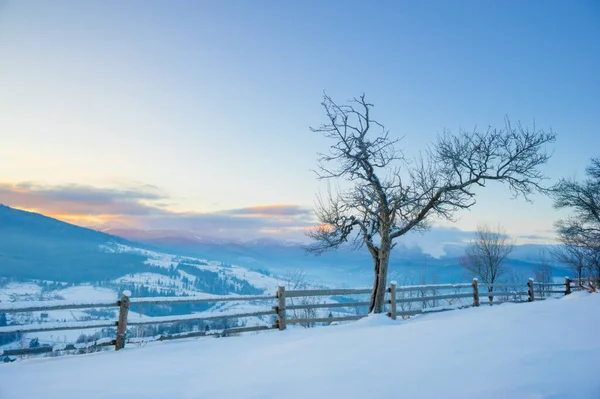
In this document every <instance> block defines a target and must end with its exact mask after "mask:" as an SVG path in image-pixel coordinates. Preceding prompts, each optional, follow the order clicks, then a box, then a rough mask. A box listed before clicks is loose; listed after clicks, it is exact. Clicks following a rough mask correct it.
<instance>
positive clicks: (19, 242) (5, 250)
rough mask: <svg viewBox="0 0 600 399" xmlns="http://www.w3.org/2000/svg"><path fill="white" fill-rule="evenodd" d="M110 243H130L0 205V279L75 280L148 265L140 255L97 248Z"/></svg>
mask: <svg viewBox="0 0 600 399" xmlns="http://www.w3.org/2000/svg"><path fill="white" fill-rule="evenodd" d="M112 244H122V245H131V243H130V242H129V241H127V240H125V239H123V238H120V237H116V236H112V235H109V234H105V233H101V232H97V231H93V230H89V229H85V228H82V227H79V226H75V225H72V224H69V223H65V222H61V221H59V220H56V219H53V218H49V217H47V216H43V215H40V214H37V213H32V212H25V211H21V210H17V209H13V208H10V207H7V206H4V205H0V269H1V270H2V273H1V277H7V278H12V279H17V280H26V279H40V280H52V281H64V282H70V283H80V282H92V281H98V280H109V279H113V278H116V277H120V276H122V275H124V274H127V273H138V272H144V271H148V270H149V269H150V267H149V266H148V265H146V264H144V261H145V260H146V258H144V257H142V256H139V255H137V254H132V253H123V254H114V253H109V252H107V251H105V250H103V249H102V245H112Z"/></svg>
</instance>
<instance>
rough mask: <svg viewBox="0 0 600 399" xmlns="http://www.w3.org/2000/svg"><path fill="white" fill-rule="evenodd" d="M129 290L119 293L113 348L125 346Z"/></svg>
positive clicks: (117, 348)
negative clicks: (117, 317)
mask: <svg viewBox="0 0 600 399" xmlns="http://www.w3.org/2000/svg"><path fill="white" fill-rule="evenodd" d="M130 296H131V291H129V290H126V291H123V293H122V294H121V300H120V301H119V321H118V322H117V339H116V340H115V350H117V351H118V350H119V349H123V348H124V347H125V334H126V331H127V314H128V313H129V297H130Z"/></svg>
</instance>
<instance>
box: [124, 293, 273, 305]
mask: <svg viewBox="0 0 600 399" xmlns="http://www.w3.org/2000/svg"><path fill="white" fill-rule="evenodd" d="M276 298H277V297H276V296H275V295H229V296H218V295H215V296H211V297H206V296H202V297H194V296H178V297H160V296H156V297H145V298H131V301H130V303H131V306H133V305H173V304H178V303H212V302H237V301H261V300H272V299H276Z"/></svg>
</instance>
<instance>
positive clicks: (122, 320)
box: [0, 277, 581, 356]
mask: <svg viewBox="0 0 600 399" xmlns="http://www.w3.org/2000/svg"><path fill="white" fill-rule="evenodd" d="M574 283H575V285H573V284H574ZM490 287H491V288H492V291H491V292H486V289H487V288H490ZM556 287H564V289H563V290H559V289H554V288H556ZM480 288H483V289H482V290H480ZM502 288H514V290H511V289H505V290H497V289H502ZM579 288H581V285H580V284H578V282H577V280H573V279H570V278H568V277H567V278H565V283H564V284H561V283H542V282H535V281H533V280H532V279H529V281H528V282H527V284H506V283H501V284H496V283H494V284H486V283H482V284H479V283H478V280H477V279H473V282H472V283H460V284H422V285H412V286H399V287H398V286H397V285H396V283H395V282H391V283H390V285H389V287H388V288H387V290H386V294H387V296H388V299H386V301H385V304H386V305H387V307H388V310H389V311H388V313H387V314H388V316H389V317H390V318H392V319H396V318H397V317H398V316H400V317H410V316H414V315H419V314H429V313H437V312H445V311H448V310H453V309H458V308H462V307H467V306H480V305H493V304H500V303H504V302H517V303H518V302H532V301H537V300H540V299H545V298H544V297H540V293H541V295H550V294H564V295H567V294H570V293H571V291H572V290H575V289H579ZM452 289H453V290H456V292H454V293H450V294H439V293H438V292H439V291H443V290H452ZM465 289H468V290H469V291H468V292H465V291H462V292H460V291H461V290H465ZM414 291H417V292H419V293H420V295H416V296H410V297H404V295H405V294H407V293H411V292H414ZM426 291H432V294H433V295H424V294H425V293H426ZM398 293H401V294H402V297H398ZM365 294H371V289H370V288H358V289H356V288H339V289H317V290H290V291H286V290H285V287H283V286H280V287H279V288H278V289H277V292H276V294H275V295H228V296H202V297H194V296H186V297H143V298H131V293H130V292H129V291H124V292H123V293H122V295H121V298H120V299H119V300H118V301H97V302H84V301H81V302H69V301H62V300H60V301H59V300H57V301H35V302H34V301H31V302H18V303H3V304H0V313H20V312H35V311H51V310H75V309H93V308H111V307H112V308H118V310H119V316H118V320H88V321H75V322H64V323H42V324H26V325H9V326H4V327H0V334H15V333H17V334H24V333H33V332H45V331H61V330H77V329H79V330H82V329H91V328H106V327H116V328H117V333H116V337H115V339H107V338H103V339H100V340H98V341H95V342H93V343H82V344H68V345H61V347H60V348H59V349H56V348H54V347H51V346H42V347H38V348H24V349H8V350H4V351H3V352H2V355H3V356H16V355H22V354H43V353H49V352H52V351H54V350H73V349H80V348H93V347H102V346H109V345H114V346H115V349H116V350H119V349H121V348H123V347H125V344H126V342H130V343H135V342H137V341H136V339H135V338H130V339H129V340H127V327H128V326H143V325H149V324H164V323H177V322H184V321H211V320H221V319H230V318H236V319H237V318H244V317H262V316H274V317H276V320H275V324H273V325H260V326H251V327H232V328H224V329H221V330H218V331H215V332H207V331H192V332H185V333H178V334H168V335H162V334H161V335H157V336H153V337H151V339H150V341H164V340H172V339H180V338H192V337H200V336H223V335H228V334H237V333H244V332H252V331H264V330H272V329H278V330H285V329H286V327H287V324H291V325H293V324H300V325H310V324H314V323H325V324H331V323H336V322H345V321H354V320H359V319H362V318H364V317H366V314H356V315H347V314H346V315H344V312H342V313H341V315H339V313H338V315H337V316H333V315H332V314H331V313H330V314H329V317H320V316H318V315H317V314H316V312H315V313H311V314H312V315H313V316H311V317H302V316H301V317H293V318H289V317H288V314H287V311H288V310H290V311H296V310H302V311H308V310H314V309H343V308H360V307H366V306H369V305H370V302H369V301H360V300H358V301H354V302H333V303H327V302H326V303H300V304H295V303H294V302H293V299H294V298H305V297H324V296H325V297H331V296H336V295H344V296H352V295H365ZM497 297H500V299H501V300H494V299H495V298H497ZM503 297H504V298H506V300H502V299H503ZM511 297H512V298H513V299H512V300H511V299H507V298H511ZM515 297H521V298H523V297H526V299H520V300H519V299H515ZM466 298H472V299H473V302H472V303H469V304H468V305H465V304H463V303H462V302H459V303H455V304H452V305H451V306H445V307H444V306H438V307H434V308H429V309H427V308H425V305H423V307H424V308H423V309H410V308H409V309H404V308H402V309H400V310H398V309H397V305H401V306H402V305H404V304H409V303H412V302H415V303H421V304H426V303H427V302H434V303H435V301H439V300H453V299H466ZM480 298H481V299H482V300H483V301H480ZM488 298H489V299H491V300H488ZM288 300H290V304H288ZM220 302H267V303H269V308H267V309H261V310H257V311H253V312H243V313H223V314H214V313H213V314H203V313H192V314H187V315H175V316H160V317H149V318H145V319H134V320H128V312H129V307H130V306H140V305H175V304H184V303H220ZM448 303H449V304H451V303H452V302H450V301H448ZM294 313H295V312H294ZM144 341H148V340H144Z"/></svg>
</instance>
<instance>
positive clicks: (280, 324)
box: [276, 285, 287, 331]
mask: <svg viewBox="0 0 600 399" xmlns="http://www.w3.org/2000/svg"><path fill="white" fill-rule="evenodd" d="M276 296H277V308H276V311H277V328H278V329H279V331H283V330H285V326H286V323H285V322H286V319H287V313H286V310H285V287H284V286H283V285H280V286H278V287H277V295H276Z"/></svg>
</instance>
